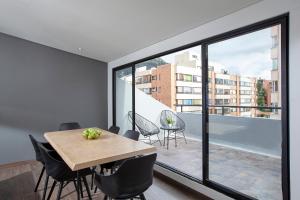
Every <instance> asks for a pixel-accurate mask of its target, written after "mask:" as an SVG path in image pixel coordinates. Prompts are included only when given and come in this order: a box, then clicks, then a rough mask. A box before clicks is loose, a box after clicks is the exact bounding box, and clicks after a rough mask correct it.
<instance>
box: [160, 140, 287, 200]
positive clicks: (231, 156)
mask: <svg viewBox="0 0 300 200" xmlns="http://www.w3.org/2000/svg"><path fill="white" fill-rule="evenodd" d="M155 146H157V148H158V159H157V160H158V161H160V162H163V163H165V164H168V165H170V166H173V167H174V168H176V169H178V170H180V171H183V172H185V173H187V174H190V175H193V176H195V177H197V178H199V179H202V178H201V177H202V145H201V142H200V141H196V140H190V139H188V141H187V144H185V142H184V140H179V141H178V146H177V148H175V146H174V140H171V141H170V146H169V150H167V148H166V147H161V146H160V145H159V143H156V144H155ZM209 155H210V158H209V159H210V161H209V165H210V166H209V170H210V176H209V177H210V180H212V181H214V182H217V183H220V184H222V185H225V186H227V187H230V188H233V189H235V190H237V191H240V192H242V193H244V194H247V195H249V196H252V197H255V198H258V199H264V200H279V199H282V195H281V160H280V159H279V158H273V157H269V156H264V155H260V154H256V153H250V152H247V151H242V150H237V149H234V148H230V147H225V146H220V145H213V144H210V154H209Z"/></svg>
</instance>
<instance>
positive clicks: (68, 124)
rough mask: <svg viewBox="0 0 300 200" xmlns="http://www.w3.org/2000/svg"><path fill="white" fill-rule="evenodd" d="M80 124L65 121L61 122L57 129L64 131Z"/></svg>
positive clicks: (77, 127)
mask: <svg viewBox="0 0 300 200" xmlns="http://www.w3.org/2000/svg"><path fill="white" fill-rule="evenodd" d="M80 128H81V127H80V125H79V123H78V122H66V123H61V124H60V125H59V130H60V131H65V130H74V129H80Z"/></svg>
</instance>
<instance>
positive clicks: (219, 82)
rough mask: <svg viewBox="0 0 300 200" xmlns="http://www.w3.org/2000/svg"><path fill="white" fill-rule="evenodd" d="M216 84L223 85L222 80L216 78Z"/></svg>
mask: <svg viewBox="0 0 300 200" xmlns="http://www.w3.org/2000/svg"><path fill="white" fill-rule="evenodd" d="M215 81H216V84H219V85H223V84H224V80H223V79H221V78H216V80H215Z"/></svg>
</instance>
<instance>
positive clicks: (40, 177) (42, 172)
mask: <svg viewBox="0 0 300 200" xmlns="http://www.w3.org/2000/svg"><path fill="white" fill-rule="evenodd" d="M44 171H45V166H43V169H42V171H41V173H40V176H39V180H38V182H37V183H36V186H35V188H34V192H36V191H37V189H38V187H39V184H40V182H41V179H42V177H43V174H44Z"/></svg>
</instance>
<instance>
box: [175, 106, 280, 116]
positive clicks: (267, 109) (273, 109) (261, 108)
mask: <svg viewBox="0 0 300 200" xmlns="http://www.w3.org/2000/svg"><path fill="white" fill-rule="evenodd" d="M175 107H176V108H178V107H179V108H180V111H179V112H199V111H202V109H201V110H196V109H195V110H192V111H184V107H201V108H202V104H193V105H184V104H175ZM208 108H221V110H222V111H221V113H217V114H221V115H225V114H226V108H236V109H241V108H244V109H257V110H259V111H260V112H268V113H271V112H272V113H273V112H275V113H276V112H277V111H278V110H281V107H276V106H275V107H274V106H235V105H208ZM240 111H241V110H240ZM232 112H235V111H230V112H229V113H232ZM227 113H228V112H227Z"/></svg>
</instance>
